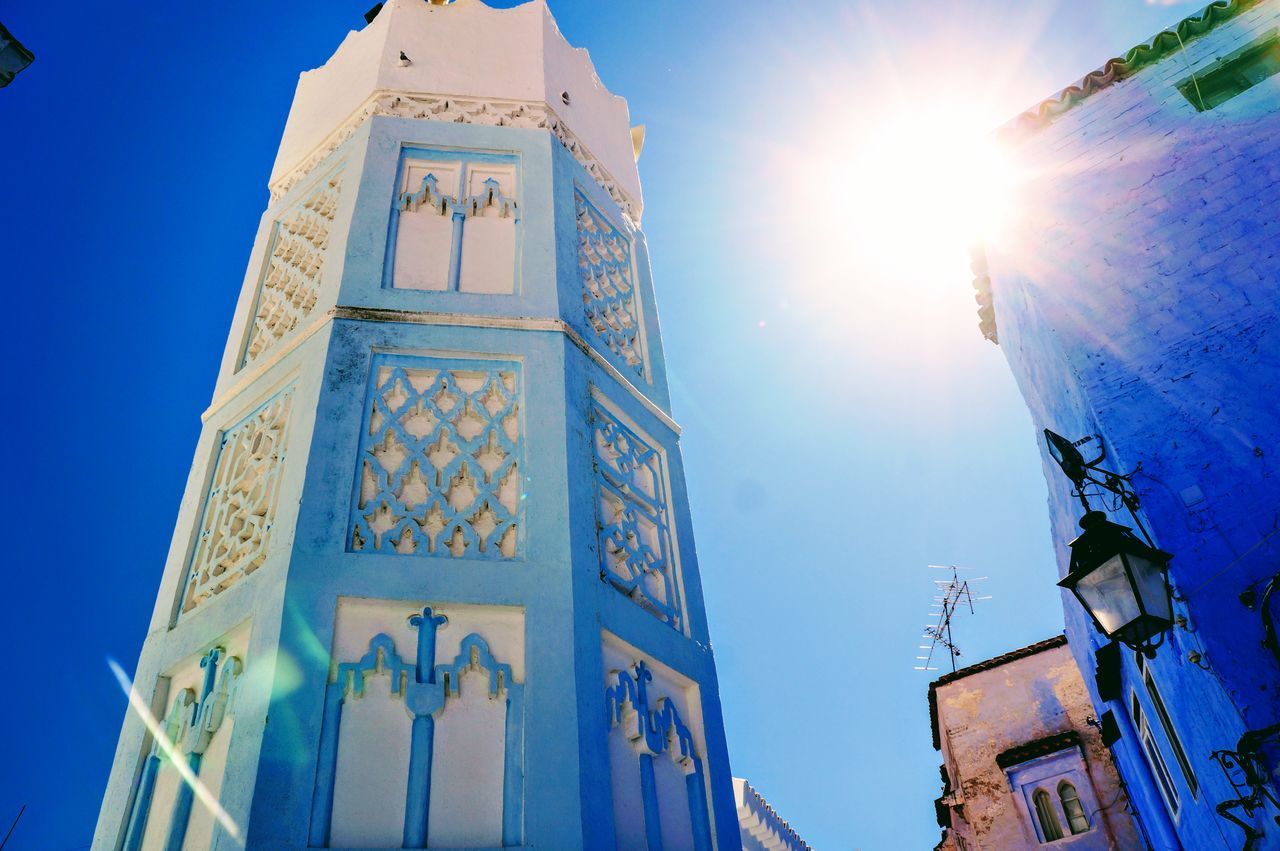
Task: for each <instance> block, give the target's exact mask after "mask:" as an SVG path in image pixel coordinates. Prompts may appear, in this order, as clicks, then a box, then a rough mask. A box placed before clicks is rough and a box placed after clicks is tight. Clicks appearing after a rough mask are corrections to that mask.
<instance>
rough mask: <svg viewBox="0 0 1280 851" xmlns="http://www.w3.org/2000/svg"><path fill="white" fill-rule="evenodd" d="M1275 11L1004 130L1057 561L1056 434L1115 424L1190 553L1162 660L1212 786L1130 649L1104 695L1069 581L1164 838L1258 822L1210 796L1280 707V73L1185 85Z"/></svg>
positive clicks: (1002, 244) (1018, 299) (1163, 677)
mask: <svg viewBox="0 0 1280 851" xmlns="http://www.w3.org/2000/svg"><path fill="white" fill-rule="evenodd" d="M1277 24H1280V4H1276V3H1274V2H1263V3H1260V4H1257V5H1255V6H1253V7H1252V8H1251V9H1249V10H1247V11H1245V12H1244V13H1243V14H1240V15H1238V16H1237V17H1235V18H1233V19H1231V20H1229V21H1227V22H1226V23H1223V24H1220V25H1219V26H1218V27H1217V28H1215V29H1213V30H1212V31H1211V32H1209V33H1208V34H1207V35H1204V36H1203V37H1201V38H1199V39H1197V40H1195V41H1192V42H1190V43H1188V44H1187V45H1186V49H1185V51H1174V52H1172V53H1170V54H1169V55H1168V56H1166V57H1165V58H1164V59H1162V60H1161V61H1159V62H1157V63H1155V64H1153V65H1151V66H1149V67H1147V68H1145V69H1143V70H1141V71H1139V72H1138V73H1137V74H1136V75H1134V76H1132V77H1130V78H1129V79H1126V80H1123V81H1121V82H1118V83H1116V84H1114V85H1112V86H1109V87H1107V88H1103V89H1102V90H1100V91H1098V92H1096V93H1094V94H1092V95H1091V96H1090V97H1088V98H1086V99H1084V100H1083V101H1082V102H1081V103H1079V104H1078V105H1076V106H1075V107H1074V108H1072V109H1071V110H1069V111H1067V112H1066V113H1065V114H1063V115H1061V116H1059V117H1057V118H1055V119H1053V120H1052V121H1051V122H1049V123H1047V124H1046V125H1044V126H1040V127H1038V128H1031V129H1027V128H1024V129H1022V130H1020V131H1018V132H1016V133H1011V134H1008V135H1006V136H1005V137H1004V140H1005V141H1006V143H1007V144H1008V145H1009V147H1010V150H1011V152H1012V155H1013V156H1014V157H1015V158H1017V160H1018V161H1019V165H1020V167H1021V168H1023V169H1024V173H1025V174H1027V175H1028V177H1027V180H1026V182H1025V184H1024V185H1023V186H1022V187H1021V193H1020V198H1019V199H1018V203H1019V207H1020V210H1021V216H1020V221H1019V222H1018V223H1017V224H1016V225H1015V226H1014V227H1012V228H1011V229H1010V230H1009V232H1008V233H1006V234H1004V235H1002V236H1000V237H999V238H994V239H991V240H989V241H988V242H987V244H986V245H985V253H986V261H987V267H988V274H989V277H990V286H991V293H992V297H993V300H994V307H995V315H996V325H997V329H998V335H999V345H1000V347H1001V349H1003V351H1004V354H1005V357H1006V358H1007V360H1008V362H1009V365H1010V367H1011V369H1012V370H1013V373H1014V375H1015V377H1016V379H1017V382H1018V384H1019V387H1020V389H1021V391H1022V394H1023V396H1024V397H1025V399H1026V402H1027V404H1028V406H1029V408H1030V410H1031V414H1032V419H1033V421H1034V423H1035V428H1036V432H1035V435H1034V437H1035V439H1036V440H1037V441H1038V442H1039V443H1040V444H1041V451H1042V455H1043V458H1044V474H1045V479H1046V482H1047V484H1048V487H1049V514H1050V521H1051V524H1050V526H1051V533H1052V536H1053V541H1054V545H1055V548H1056V552H1057V556H1058V563H1059V570H1060V572H1061V573H1064V574H1065V572H1066V566H1067V562H1068V557H1069V553H1068V549H1067V543H1068V542H1069V541H1070V540H1071V539H1072V538H1074V537H1075V536H1076V535H1077V534H1078V533H1079V529H1078V527H1077V525H1076V521H1077V519H1078V518H1079V516H1080V514H1081V509H1080V506H1079V502H1078V501H1077V500H1075V499H1074V498H1072V496H1071V493H1070V490H1071V488H1070V485H1069V483H1068V482H1066V480H1065V478H1064V477H1063V476H1062V474H1061V472H1060V470H1059V469H1058V468H1057V466H1056V464H1054V462H1053V461H1052V460H1051V459H1050V458H1049V457H1048V454H1047V452H1046V451H1045V447H1044V446H1043V440H1041V438H1040V435H1039V431H1040V429H1041V428H1046V427H1047V428H1051V429H1053V430H1054V431H1057V432H1059V433H1060V434H1063V435H1066V436H1067V437H1069V438H1071V439H1075V438H1079V437H1083V436H1085V435H1091V434H1094V435H1099V436H1100V437H1101V439H1102V442H1103V444H1104V445H1105V448H1106V450H1107V462H1106V463H1105V465H1104V466H1107V467H1108V468H1109V469H1114V470H1118V471H1120V472H1129V471H1131V470H1134V469H1136V468H1139V465H1140V470H1139V471H1138V472H1137V473H1136V475H1135V476H1134V478H1133V483H1134V485H1135V487H1136V488H1137V490H1138V492H1139V493H1140V495H1141V499H1142V513H1143V519H1144V522H1146V523H1147V525H1148V527H1149V528H1150V529H1151V530H1152V531H1153V534H1154V537H1155V539H1156V541H1157V543H1158V545H1159V546H1160V547H1161V548H1163V549H1165V550H1167V551H1169V552H1171V553H1173V554H1174V559H1173V562H1172V565H1171V572H1170V577H1171V581H1172V584H1173V587H1174V589H1175V593H1176V595H1177V597H1176V600H1177V602H1176V604H1175V609H1176V612H1177V613H1178V614H1180V615H1183V616H1185V618H1186V625H1185V627H1184V626H1179V627H1176V628H1175V629H1174V630H1173V631H1172V633H1171V635H1170V636H1169V638H1168V640H1167V642H1166V644H1165V646H1164V647H1162V648H1161V649H1160V650H1159V653H1158V656H1157V658H1156V659H1155V660H1154V661H1152V662H1151V663H1150V669H1151V674H1152V677H1153V678H1154V680H1155V682H1156V684H1157V687H1158V689H1159V691H1160V693H1161V694H1162V696H1163V698H1164V701H1165V703H1166V705H1167V707H1168V711H1169V715H1170V717H1171V720H1172V724H1173V727H1174V728H1175V731H1176V735H1177V736H1178V737H1179V738H1180V739H1181V741H1182V744H1183V746H1184V749H1185V751H1186V753H1187V756H1188V759H1189V761H1190V763H1191V769H1192V771H1193V773H1194V776H1195V778H1196V780H1197V781H1198V787H1199V788H1198V791H1196V792H1195V793H1193V791H1192V789H1191V788H1190V786H1191V784H1190V783H1188V782H1187V780H1186V778H1185V777H1184V776H1183V775H1182V772H1181V771H1180V769H1179V766H1178V765H1177V764H1176V759H1175V755H1174V753H1173V750H1172V745H1171V743H1170V742H1169V741H1168V737H1167V736H1166V735H1165V733H1164V730H1163V729H1162V728H1161V726H1160V725H1159V724H1158V723H1156V722H1155V719H1156V712H1155V710H1154V709H1153V707H1152V705H1151V700H1150V697H1149V695H1148V694H1147V692H1146V690H1145V687H1144V685H1143V683H1142V680H1141V677H1140V674H1139V671H1138V669H1137V667H1136V665H1135V660H1134V658H1133V654H1132V653H1129V652H1127V651H1126V652H1125V653H1124V654H1123V656H1124V668H1123V681H1124V687H1123V699H1122V700H1120V701H1115V702H1112V703H1111V704H1103V703H1102V702H1101V701H1100V700H1099V699H1098V694H1097V690H1096V687H1095V685H1094V683H1093V681H1092V676H1091V673H1092V672H1093V670H1094V667H1095V662H1094V654H1095V652H1096V650H1097V648H1098V647H1099V646H1100V644H1102V643H1103V642H1102V638H1101V636H1100V635H1099V634H1097V633H1096V632H1095V631H1094V629H1093V627H1092V625H1091V623H1090V622H1089V620H1088V618H1087V616H1086V615H1085V614H1084V613H1083V611H1082V610H1081V609H1080V607H1079V606H1078V604H1077V603H1076V602H1075V601H1074V598H1071V597H1070V596H1069V595H1067V594H1065V593H1064V595H1063V604H1064V611H1065V616H1066V628H1067V634H1068V637H1069V639H1070V644H1071V647H1072V650H1073V653H1074V654H1075V656H1076V658H1077V661H1078V662H1079V664H1080V667H1081V670H1082V671H1085V672H1086V680H1087V681H1089V687H1090V690H1091V692H1092V696H1093V699H1094V702H1095V705H1096V706H1097V708H1098V710H1099V712H1103V711H1106V710H1113V711H1114V712H1115V715H1116V717H1117V719H1118V720H1119V721H1120V726H1121V730H1122V738H1121V740H1120V741H1119V742H1118V743H1117V744H1116V746H1115V748H1114V753H1115V757H1116V762H1117V764H1118V766H1119V768H1120V770H1121V773H1122V775H1123V776H1124V778H1125V780H1126V782H1127V784H1128V787H1129V792H1130V796H1131V798H1132V799H1133V801H1134V804H1135V806H1136V808H1137V810H1138V816H1139V819H1140V821H1141V823H1142V826H1143V829H1144V832H1145V833H1146V835H1147V837H1148V839H1149V841H1150V842H1151V843H1152V845H1153V846H1154V847H1156V848H1160V849H1164V848H1178V847H1182V848H1190V849H1200V848H1220V847H1222V848H1228V847H1229V848H1236V847H1240V845H1241V844H1242V843H1243V840H1244V834H1243V832H1242V831H1241V830H1240V829H1239V828H1238V827H1236V826H1235V825H1232V824H1230V823H1229V822H1227V821H1225V820H1223V819H1222V818H1220V817H1219V816H1218V815H1216V814H1215V812H1214V807H1215V806H1216V805H1217V804H1218V803H1221V802H1223V801H1227V800H1229V799H1231V798H1234V797H1236V795H1235V793H1234V792H1233V791H1232V788H1231V786H1230V785H1229V784H1228V783H1227V780H1226V778H1225V777H1224V776H1223V774H1222V772H1221V770H1220V769H1219V768H1218V767H1217V765H1215V764H1214V763H1213V762H1211V761H1210V758H1209V755H1210V753H1211V752H1212V751H1215V750H1219V749H1227V750H1231V749H1234V747H1235V745H1236V742H1237V740H1238V739H1239V737H1240V735H1241V734H1242V733H1243V732H1245V731H1246V730H1249V729H1257V728H1261V727H1266V726H1268V725H1271V724H1274V723H1276V722H1277V721H1278V720H1280V664H1278V662H1277V659H1276V658H1275V656H1273V655H1272V653H1271V652H1270V651H1269V650H1268V649H1267V648H1266V647H1264V646H1263V641H1262V639H1263V625H1262V620H1261V618H1260V616H1259V613H1258V612H1257V611H1251V610H1250V609H1249V608H1247V607H1246V606H1245V605H1243V604H1242V602H1241V600H1240V594H1241V593H1242V592H1245V591H1246V590H1249V589H1256V590H1258V591H1260V590H1261V588H1260V586H1261V585H1262V584H1265V582H1266V581H1267V580H1269V579H1270V577H1271V576H1272V575H1273V574H1275V572H1276V570H1277V567H1280V475H1278V472H1277V471H1278V468H1277V463H1278V459H1280V416H1278V414H1280V404H1278V403H1277V398H1276V389H1277V384H1278V383H1280V345H1278V343H1280V341H1278V340H1277V335H1278V334H1280V317H1278V315H1277V314H1278V307H1280V77H1272V78H1270V79H1269V80H1266V81H1264V82H1263V83H1261V84H1259V85H1256V86H1254V87H1253V88H1251V89H1249V90H1248V91H1246V92H1244V93H1243V94H1240V95H1238V96H1237V97H1235V98H1233V99H1232V100H1230V101H1228V102H1226V103H1225V104H1223V105H1221V106H1219V107H1217V108H1216V109H1213V110H1210V111H1207V112H1197V111H1196V110H1195V108H1194V107H1193V106H1192V105H1191V103H1190V102H1189V101H1188V100H1187V98H1186V97H1184V96H1183V95H1182V94H1181V93H1180V92H1179V91H1178V89H1177V88H1176V85H1177V83H1179V82H1181V81H1183V80H1185V79H1187V78H1188V76H1189V74H1190V73H1191V72H1192V71H1198V72H1201V73H1202V72H1203V70H1204V69H1206V68H1208V67H1209V66H1210V65H1211V64H1212V63H1213V62H1214V61H1215V60H1216V59H1217V58H1219V57H1222V56H1226V55H1229V54H1231V53H1233V52H1234V51H1237V50H1239V49H1240V48H1241V47H1242V46H1244V45H1246V44H1249V43H1251V42H1253V41H1254V40H1256V39H1258V38H1260V37H1263V36H1264V35H1265V34H1267V33H1269V32H1271V31H1273V30H1274V29H1275V28H1276V26H1277ZM1029 438H1030V436H1029ZM1092 449H1093V447H1085V452H1086V454H1089V453H1090V452H1091V451H1092ZM1113 516H1114V519H1116V520H1117V521H1118V522H1121V523H1129V521H1128V518H1127V516H1126V515H1125V514H1124V513H1123V512H1121V513H1118V514H1114V515H1113ZM1051 579H1052V577H1048V576H1046V577H1045V581H1046V582H1048V581H1051ZM1192 653H1196V654H1200V656H1201V657H1202V658H1201V663H1200V665H1196V664H1192V662H1190V661H1189V660H1188V656H1189V654H1192ZM1205 665H1207V669H1206V668H1205V667H1204V666H1205ZM1131 693H1136V694H1137V695H1138V700H1139V702H1140V704H1141V706H1142V711H1143V713H1145V715H1146V716H1147V717H1148V718H1149V719H1152V727H1153V728H1154V730H1153V735H1154V736H1155V739H1156V742H1157V746H1158V747H1159V748H1160V750H1161V751H1162V752H1163V754H1164V757H1165V759H1166V761H1167V763H1168V765H1169V767H1170V771H1171V774H1172V775H1173V779H1174V783H1175V786H1176V787H1177V790H1178V794H1179V799H1180V807H1179V811H1178V813H1177V814H1176V815H1172V814H1171V813H1170V811H1169V808H1168V807H1166V805H1165V803H1164V801H1163V800H1162V798H1161V796H1160V794H1159V792H1158V790H1157V789H1156V787H1155V785H1154V781H1153V778H1152V776H1151V772H1150V769H1149V767H1148V764H1147V761H1146V759H1145V757H1144V755H1143V753H1142V751H1141V746H1140V744H1139V742H1138V740H1137V739H1138V737H1137V731H1136V730H1135V729H1134V726H1133V723H1132V719H1131V711H1130V709H1129V702H1130V700H1131V699H1132V697H1131ZM1274 769H1275V766H1274V764H1273V765H1272V770H1273V771H1274ZM1273 780H1274V776H1273ZM1274 815H1276V813H1274V812H1263V813H1260V814H1259V815H1258V816H1257V818H1256V824H1257V826H1258V827H1259V828H1260V829H1265V830H1266V837H1265V839H1263V840H1262V845H1261V846H1260V847H1280V828H1277V826H1276V824H1275V823H1274V822H1272V820H1271V817H1272V816H1274Z"/></svg>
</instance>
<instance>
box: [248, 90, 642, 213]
mask: <svg viewBox="0 0 1280 851" xmlns="http://www.w3.org/2000/svg"><path fill="white" fill-rule="evenodd" d="M375 115H388V116H393V117H397V118H421V119H426V120H429V121H447V122H450V123H453V124H483V125H489V126H493V127H520V128H525V129H530V130H549V131H551V133H552V134H553V135H554V136H555V137H556V139H558V140H559V141H560V144H562V145H564V147H565V149H566V150H568V151H569V153H571V154H573V157H574V159H576V160H577V161H578V163H579V164H580V165H581V166H582V167H583V168H585V169H586V170H587V172H588V173H589V174H590V175H591V176H592V177H593V178H594V179H595V181H596V182H597V183H599V184H600V186H601V187H602V188H603V189H604V190H605V191H606V192H608V193H609V197H611V198H613V200H614V201H615V202H616V203H617V205H618V206H619V207H620V208H621V209H622V211H623V212H624V213H625V214H626V215H627V216H628V217H629V218H630V219H631V220H632V221H637V222H638V221H639V220H640V212H641V208H640V204H639V203H638V201H637V200H635V199H632V198H631V197H630V196H629V195H628V194H627V193H626V192H625V191H623V189H622V187H621V186H620V185H619V184H618V182H617V181H616V180H615V179H614V178H613V176H612V175H610V174H609V171H608V169H606V168H605V167H604V165H603V164H601V163H600V161H599V160H597V159H596V158H595V157H594V156H593V155H592V154H591V152H590V151H589V150H587V146H586V145H585V144H583V143H582V140H580V139H579V138H578V137H577V136H576V135H575V134H574V132H573V131H572V130H570V129H569V127H568V125H567V124H565V122H564V120H563V119H562V118H560V116H558V115H556V113H555V110H553V109H552V108H551V107H550V106H548V105H547V104H546V103H542V102H537V101H512V100H484V99H479V98H455V97H449V96H447V95H432V94H421V93H411V92H389V91H380V92H375V93H374V94H372V95H371V96H370V97H369V99H368V100H366V101H365V102H364V104H363V105H361V106H360V107H359V108H358V109H356V111H355V112H353V113H352V114H351V116H350V117H349V118H348V119H347V120H346V121H344V122H343V123H342V124H341V125H339V126H338V128H337V129H336V130H334V131H333V132H332V133H330V134H329V136H328V137H327V138H326V139H325V140H324V141H323V142H321V143H320V145H319V146H317V147H316V149H315V150H314V151H312V152H311V153H310V154H309V155H308V156H307V157H306V158H304V159H303V160H302V161H301V162H300V163H299V164H298V165H296V166H295V167H294V168H292V169H290V170H289V172H287V173H286V174H285V175H284V176H283V177H281V178H280V179H279V180H277V181H276V182H275V183H273V184H271V201H272V203H274V202H275V201H276V200H277V199H279V198H280V197H281V196H282V195H284V193H286V192H288V191H289V190H290V189H291V188H293V187H294V186H295V185H296V184H297V183H298V182H299V181H301V180H302V179H303V178H305V177H306V176H307V175H308V174H309V173H310V172H311V170H312V169H314V168H315V167H316V166H318V165H319V164H320V163H321V162H323V161H324V159H325V157H327V156H329V155H330V154H331V153H333V152H334V151H336V150H337V149H338V148H339V147H340V146H341V145H342V143H343V142H345V141H347V140H348V139H350V138H351V136H352V135H353V134H354V133H355V132H356V130H358V129H360V127H361V125H363V124H364V123H365V122H366V121H368V120H369V119H370V118H372V117H373V116H375Z"/></svg>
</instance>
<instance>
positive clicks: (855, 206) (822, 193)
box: [799, 101, 1019, 284]
mask: <svg viewBox="0 0 1280 851" xmlns="http://www.w3.org/2000/svg"><path fill="white" fill-rule="evenodd" d="M839 137H840V139H841V140H842V141H840V142H838V143H833V142H832V141H831V140H825V141H823V142H821V143H819V144H817V145H815V149H814V150H812V151H810V152H808V154H807V155H806V156H803V157H801V162H802V163H803V166H802V169H803V171H804V172H805V173H804V174H803V175H802V176H801V177H800V178H799V179H800V180H801V181H802V182H803V183H806V184H808V185H810V186H819V187H821V189H820V190H819V191H818V192H816V193H810V194H809V197H811V198H812V199H813V201H814V203H813V208H814V209H813V213H814V215H813V216H812V217H811V218H810V219H809V221H810V223H811V224H812V225H815V226H816V227H817V228H818V229H819V230H820V231H821V236H820V240H819V241H820V242H821V243H822V244H824V245H826V246H827V247H828V250H829V251H831V252H833V253H832V256H830V257H828V258H827V259H828V262H829V263H839V264H840V265H842V266H848V267H851V268H853V269H856V270H857V271H858V272H860V273H862V274H867V273H870V274H874V275H875V276H876V277H878V278H882V279H884V280H888V281H895V282H908V283H912V282H914V283H922V282H931V281H932V282H934V283H935V284H936V283H938V282H939V280H940V279H942V280H946V281H954V280H955V279H956V278H957V277H958V276H963V274H964V273H965V270H966V269H967V262H968V255H969V251H970V249H971V247H972V246H973V245H975V244H976V243H979V242H982V241H985V240H991V239H995V238H997V237H998V236H999V235H1000V233H1001V232H1002V230H1003V229H1004V228H1005V227H1006V226H1007V225H1008V224H1009V222H1010V221H1011V220H1012V217H1013V216H1014V215H1015V213H1016V202H1015V198H1016V190H1017V185H1018V183H1019V174H1018V170H1017V168H1016V166H1015V164H1014V159H1013V157H1012V156H1011V154H1010V152H1009V151H1007V150H1006V149H1004V147H1003V146H1001V145H1000V144H999V143H998V141H997V140H996V137H995V135H994V133H993V132H992V127H991V126H990V125H989V124H986V123H985V122H984V121H983V120H982V119H981V118H980V117H979V116H977V115H975V113H974V112H973V111H972V110H970V109H967V108H966V107H965V105H964V104H963V103H959V102H956V103H949V102H945V101H944V102H937V103H917V104H914V105H912V107H911V108H910V109H901V110H897V111H892V112H884V113H880V114H878V115H874V116H864V117H863V120H860V121H858V122H857V123H856V124H855V125H853V126H851V127H850V128H849V129H848V130H847V132H842V133H840V134H839ZM836 252H838V253H839V254H840V255H842V256H841V257H840V258H838V259H837V257H836V256H835V253H836Z"/></svg>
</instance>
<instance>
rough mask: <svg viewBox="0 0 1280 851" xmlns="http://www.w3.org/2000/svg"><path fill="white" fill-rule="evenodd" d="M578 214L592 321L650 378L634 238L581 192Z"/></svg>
mask: <svg viewBox="0 0 1280 851" xmlns="http://www.w3.org/2000/svg"><path fill="white" fill-rule="evenodd" d="M574 203H575V204H576V207H577V215H578V277H579V279H580V280H581V281H582V305H583V308H584V309H585V311H586V317H587V324H588V325H590V326H591V329H592V330H593V331H595V334H596V336H597V337H599V338H600V341H601V342H602V343H604V345H605V346H606V347H607V348H608V349H609V351H611V352H613V354H614V355H616V356H617V357H618V358H619V359H620V360H621V361H622V362H623V363H624V364H626V365H627V366H628V367H630V368H631V370H632V371H634V372H635V374H636V375H639V376H640V377H641V378H643V377H644V351H643V346H644V344H643V343H642V341H641V334H640V319H639V307H638V305H637V304H636V301H637V300H636V292H635V285H634V283H633V281H632V276H631V241H630V240H629V239H627V237H626V236H625V235H624V234H623V233H622V232H621V231H619V230H618V229H617V228H615V227H614V226H613V225H612V224H610V223H609V220H608V219H606V218H605V217H604V215H603V214H601V212H600V211H599V210H597V209H596V208H595V207H594V206H592V204H591V202H590V201H588V200H587V199H586V196H584V195H583V194H582V193H581V192H575V193H574Z"/></svg>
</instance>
